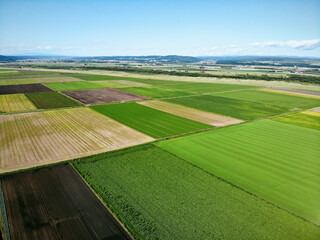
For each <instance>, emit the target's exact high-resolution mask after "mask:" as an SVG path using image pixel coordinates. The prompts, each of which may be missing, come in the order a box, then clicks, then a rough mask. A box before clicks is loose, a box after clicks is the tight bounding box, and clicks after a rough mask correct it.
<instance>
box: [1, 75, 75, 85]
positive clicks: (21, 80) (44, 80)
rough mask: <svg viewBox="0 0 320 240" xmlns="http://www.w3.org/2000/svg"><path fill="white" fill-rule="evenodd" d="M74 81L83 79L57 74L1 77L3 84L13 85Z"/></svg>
mask: <svg viewBox="0 0 320 240" xmlns="http://www.w3.org/2000/svg"><path fill="white" fill-rule="evenodd" d="M72 81H81V79H80V80H79V79H77V78H73V77H65V76H62V75H57V76H41V77H40V76H28V77H23V78H22V77H21V76H20V77H19V78H5V79H0V86H1V85H13V84H32V83H49V82H72Z"/></svg>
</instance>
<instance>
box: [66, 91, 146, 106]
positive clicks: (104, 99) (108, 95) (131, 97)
mask: <svg viewBox="0 0 320 240" xmlns="http://www.w3.org/2000/svg"><path fill="white" fill-rule="evenodd" d="M62 93H64V94H65V95H67V96H69V97H72V98H74V99H76V100H78V101H79V102H82V103H83V104H99V103H111V102H127V101H137V100H143V99H149V98H147V97H144V96H140V95H136V94H133V93H128V92H123V91H120V90H118V89H113V88H104V89H89V90H75V91H64V92H62Z"/></svg>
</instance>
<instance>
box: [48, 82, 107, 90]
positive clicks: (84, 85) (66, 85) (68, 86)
mask: <svg viewBox="0 0 320 240" xmlns="http://www.w3.org/2000/svg"><path fill="white" fill-rule="evenodd" d="M44 85H46V86H47V87H49V88H51V89H53V90H55V91H69V90H82V89H99V88H106V87H105V86H102V85H100V84H96V83H92V82H86V81H82V82H56V83H45V84H44Z"/></svg>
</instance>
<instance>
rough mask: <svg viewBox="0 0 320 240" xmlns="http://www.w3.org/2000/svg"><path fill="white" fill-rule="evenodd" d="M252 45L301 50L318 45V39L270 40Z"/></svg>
mask: <svg viewBox="0 0 320 240" xmlns="http://www.w3.org/2000/svg"><path fill="white" fill-rule="evenodd" d="M251 46H252V47H260V48H264V47H288V48H294V49H301V50H313V49H316V48H318V47H320V39H313V40H302V41H295V40H291V41H287V42H285V41H270V42H254V43H252V44H251Z"/></svg>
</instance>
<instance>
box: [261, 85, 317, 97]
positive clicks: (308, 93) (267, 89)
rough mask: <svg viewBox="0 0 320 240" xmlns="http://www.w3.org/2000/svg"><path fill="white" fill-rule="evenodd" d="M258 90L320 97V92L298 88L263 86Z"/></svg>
mask: <svg viewBox="0 0 320 240" xmlns="http://www.w3.org/2000/svg"><path fill="white" fill-rule="evenodd" d="M260 91H265V92H274V93H279V94H286V95H293V96H301V97H307V98H308V97H309V98H316V99H320V92H311V91H304V90H298V89H284V88H264V89H260Z"/></svg>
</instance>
